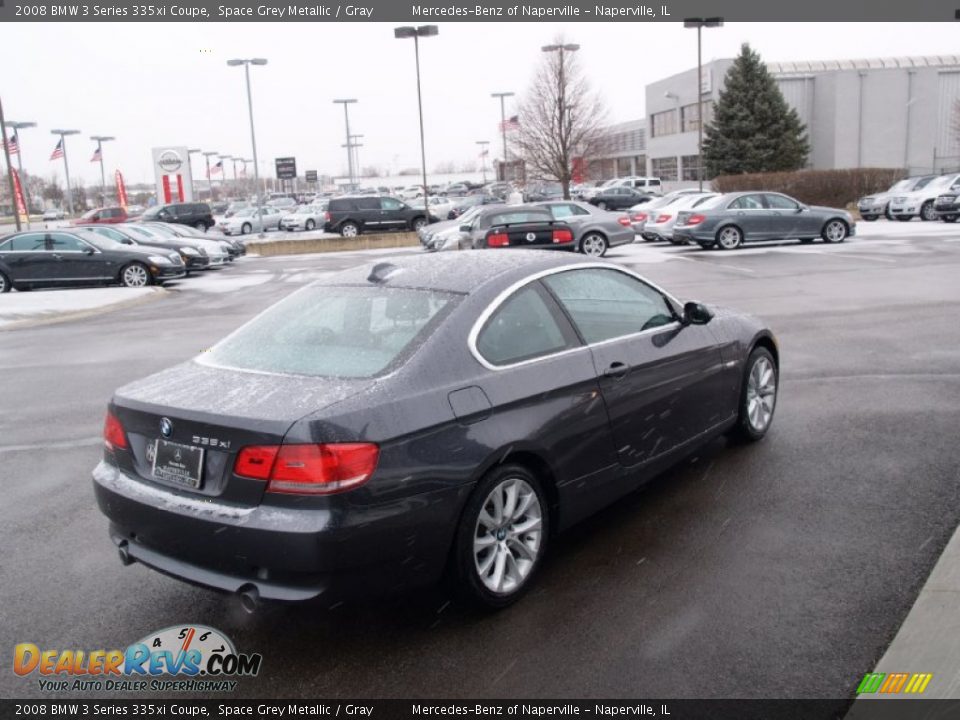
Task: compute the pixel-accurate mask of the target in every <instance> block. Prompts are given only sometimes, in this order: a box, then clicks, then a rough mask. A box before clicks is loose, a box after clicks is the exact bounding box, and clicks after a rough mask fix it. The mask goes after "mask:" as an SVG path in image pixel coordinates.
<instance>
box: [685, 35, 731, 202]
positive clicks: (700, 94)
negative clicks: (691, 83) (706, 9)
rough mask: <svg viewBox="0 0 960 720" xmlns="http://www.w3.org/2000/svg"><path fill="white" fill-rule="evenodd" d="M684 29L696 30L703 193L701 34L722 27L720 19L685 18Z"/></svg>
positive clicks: (699, 165) (699, 176) (699, 162)
mask: <svg viewBox="0 0 960 720" xmlns="http://www.w3.org/2000/svg"><path fill="white" fill-rule="evenodd" d="M683 26H684V27H685V28H696V29H697V179H698V181H699V186H700V192H703V44H702V41H701V34H702V32H703V28H705V27H708V28H710V27H722V26H723V18H722V17H708V18H685V19H684V21H683ZM680 125H681V127H680V129H681V130H682V129H683V127H682V125H683V118H680Z"/></svg>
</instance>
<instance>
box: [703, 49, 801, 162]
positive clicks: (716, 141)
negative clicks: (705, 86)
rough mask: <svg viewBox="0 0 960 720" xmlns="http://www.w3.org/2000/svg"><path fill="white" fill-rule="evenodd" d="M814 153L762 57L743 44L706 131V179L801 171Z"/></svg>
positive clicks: (704, 140) (798, 120)
mask: <svg viewBox="0 0 960 720" xmlns="http://www.w3.org/2000/svg"><path fill="white" fill-rule="evenodd" d="M809 154H810V143H809V141H808V139H807V134H806V126H805V125H804V124H803V123H802V122H800V116H799V115H797V111H796V110H794V109H793V108H791V107H790V106H789V105H787V101H786V100H784V99H783V93H781V92H780V88H778V87H777V83H776V81H775V80H774V79H773V76H771V75H770V73H769V72H768V71H767V67H766V65H764V63H763V61H762V60H761V59H760V55H758V54H757V53H756V52H754V51H753V50H751V49H750V46H749V45H747V44H746V43H744V45H743V46H742V47H741V50H740V55H739V57H737V59H736V60H735V61H734V63H733V65H732V66H731V67H730V70H729V71H728V72H727V77H726V81H725V87H724V89H723V90H722V91H721V92H720V96H719V98H718V99H717V103H716V107H715V108H714V115H713V121H712V122H711V123H710V124H709V125H707V126H705V127H704V138H703V156H704V161H705V168H706V172H707V175H708V176H709V177H716V176H718V175H739V174H741V173H759V172H777V171H789V170H799V169H801V168H802V167H804V166H805V165H806V162H807V157H808V156H809Z"/></svg>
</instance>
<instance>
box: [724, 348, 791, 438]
mask: <svg viewBox="0 0 960 720" xmlns="http://www.w3.org/2000/svg"><path fill="white" fill-rule="evenodd" d="M768 373H769V374H768ZM779 381H780V371H779V369H778V368H777V363H776V362H775V361H774V359H773V355H771V354H770V351H769V350H767V349H766V348H764V347H757V348H754V349H753V352H752V353H750V357H749V358H747V364H746V366H745V368H744V371H743V382H742V385H743V387H742V388H741V389H740V406H739V411H738V414H737V425H736V427H735V428H734V435H735V436H736V437H737V438H739V439H740V440H746V441H748V442H756V441H757V440H760V439H762V438H763V436H764V435H766V434H767V431H768V430H769V429H770V424H771V423H772V422H773V414H774V412H775V411H776V409H777V392H778V390H779ZM758 390H759V391H758Z"/></svg>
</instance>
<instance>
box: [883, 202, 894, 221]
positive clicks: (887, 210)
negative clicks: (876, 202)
mask: <svg viewBox="0 0 960 720" xmlns="http://www.w3.org/2000/svg"><path fill="white" fill-rule="evenodd" d="M883 216H884V217H885V218H886V219H887V220H893V215H892V214H891V213H890V203H887V204H886V206H885V207H884V208H883Z"/></svg>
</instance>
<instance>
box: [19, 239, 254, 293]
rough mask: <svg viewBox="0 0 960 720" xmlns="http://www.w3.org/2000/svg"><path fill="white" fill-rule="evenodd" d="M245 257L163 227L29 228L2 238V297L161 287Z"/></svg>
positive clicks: (238, 247)
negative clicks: (37, 291) (44, 290)
mask: <svg viewBox="0 0 960 720" xmlns="http://www.w3.org/2000/svg"><path fill="white" fill-rule="evenodd" d="M245 253H246V248H245V247H244V246H243V244H242V243H240V242H236V241H229V240H226V239H218V238H213V237H204V236H203V235H202V233H201V232H200V231H197V230H196V229H194V228H190V227H187V226H181V225H173V224H166V223H151V222H143V223H123V224H99V223H94V224H90V225H78V226H74V227H70V228H63V229H49V230H37V231H33V230H28V231H25V232H18V233H14V234H12V235H8V236H7V237H4V238H2V239H0V293H4V292H9V291H10V290H11V289H14V288H15V289H17V290H21V291H26V290H32V289H34V288H40V287H69V286H75V285H109V284H117V283H118V284H120V285H124V286H126V287H145V286H147V285H162V284H163V283H165V282H167V281H170V280H179V279H181V278H184V277H186V276H187V275H188V274H189V273H190V272H194V271H198V270H206V269H209V268H212V267H218V266H222V265H224V264H225V263H228V262H231V261H233V259H234V258H236V257H238V256H239V255H243V254H245Z"/></svg>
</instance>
